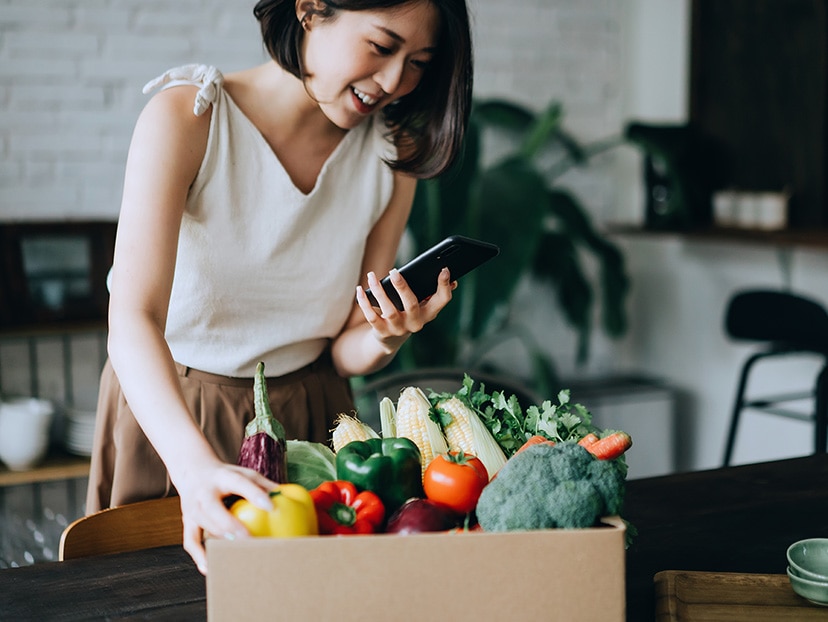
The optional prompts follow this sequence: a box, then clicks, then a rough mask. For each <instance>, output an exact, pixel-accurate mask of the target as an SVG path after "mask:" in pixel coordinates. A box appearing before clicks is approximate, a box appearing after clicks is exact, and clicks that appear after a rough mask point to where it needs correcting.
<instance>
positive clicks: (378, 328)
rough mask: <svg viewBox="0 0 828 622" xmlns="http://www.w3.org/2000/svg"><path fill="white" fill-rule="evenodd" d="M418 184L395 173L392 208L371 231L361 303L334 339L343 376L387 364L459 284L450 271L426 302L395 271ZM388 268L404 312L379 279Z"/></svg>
mask: <svg viewBox="0 0 828 622" xmlns="http://www.w3.org/2000/svg"><path fill="white" fill-rule="evenodd" d="M416 187H417V180H416V179H414V178H412V177H409V176H407V175H403V174H400V173H397V174H395V177H394V192H393V194H392V196H391V200H390V202H389V204H388V207H387V208H386V210H385V212H384V213H383V215H382V216H381V217H380V219H379V220H378V221H377V223H376V224H375V225H374V228H373V229H372V230H371V233H370V234H369V236H368V240H367V243H366V247H365V257H364V259H363V264H362V274H364V275H366V277H365V281H364V282H363V284H362V285H360V286H358V287H357V292H356V300H357V305H356V306H355V307H354V310H353V312H352V313H351V316H350V318H349V319H348V322H347V323H346V325H345V329H344V330H343V331H342V333H340V334H339V336H338V337H337V338H336V339H334V341H333V344H332V347H331V353H332V357H333V361H334V366H335V367H336V370H337V372H338V373H339V374H340V375H342V376H345V377H347V376H355V375H362V374H368V373H371V372H374V371H376V370H378V369H382V368H383V367H384V366H385V365H387V364H388V363H389V362H390V361H391V359H393V357H394V355H396V353H397V351H398V350H399V349H400V347H401V346H402V344H403V343H405V341H406V340H407V339H408V337H410V336H411V334H412V333H416V332H418V331H419V330H421V329H422V327H423V326H425V324H427V323H428V322H430V321H431V320H433V319H434V318H435V317H437V314H438V313H439V312H440V310H441V309H442V308H443V307H444V306H446V304H448V302H449V301H450V300H451V292H452V289H453V287H454V285H455V284H454V283H452V282H451V277H450V275H449V274H448V271H447V270H444V271H443V273H442V274H440V277H439V279H438V287H437V292H436V293H435V294H434V295H433V296H431V298H429V299H428V300H426V301H424V302H422V303H420V302H418V301H417V297H416V295H415V294H414V293H413V292H412V291H411V289H410V288H409V287H408V285H407V284H406V283H405V280H404V279H403V278H402V277H401V276H400V275H399V274H398V273H397V272H396V271H391V268H392V267H393V266H394V260H395V259H396V256H397V248H398V247H399V244H400V239H401V238H402V234H403V232H404V230H405V225H406V223H407V222H408V216H409V214H410V213H411V205H412V203H413V202H414V192H415V190H416ZM389 271H391V272H390V274H391V282H392V283H393V284H394V286H395V287H396V288H397V293H399V295H400V298H401V299H402V301H403V305H404V309H403V311H398V310H397V308H396V307H395V306H394V304H393V303H392V302H391V301H390V299H389V298H388V296H386V295H385V292H384V291H383V290H382V287H381V286H380V284H379V279H380V278H382V277H384V276H385V275H386V274H388V273H389ZM365 287H369V288H371V291H372V292H374V295H375V297H376V299H377V302H378V303H379V304H380V310H379V312H378V311H377V309H375V308H374V307H372V306H371V303H369V302H368V298H367V296H366V295H365Z"/></svg>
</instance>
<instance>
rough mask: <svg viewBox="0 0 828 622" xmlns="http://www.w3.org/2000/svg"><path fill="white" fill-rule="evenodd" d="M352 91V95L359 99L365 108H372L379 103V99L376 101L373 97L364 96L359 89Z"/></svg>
mask: <svg viewBox="0 0 828 622" xmlns="http://www.w3.org/2000/svg"><path fill="white" fill-rule="evenodd" d="M353 91H354V94H355V95H356V96H357V97H359V99H360V101H361V102H362V103H363V104H365V105H366V106H373V105H374V104H376V103H377V102H378V101H379V99H376V98H375V97H371V96H370V95H366V94H365V93H363V92H362V91H360V90H359V89H356V88H354V89H353Z"/></svg>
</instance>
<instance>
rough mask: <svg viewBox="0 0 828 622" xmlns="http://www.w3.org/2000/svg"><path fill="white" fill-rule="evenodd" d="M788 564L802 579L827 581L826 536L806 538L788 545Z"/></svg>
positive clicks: (827, 554)
mask: <svg viewBox="0 0 828 622" xmlns="http://www.w3.org/2000/svg"><path fill="white" fill-rule="evenodd" d="M787 557H788V565H789V566H790V567H791V568H792V569H793V570H794V571H796V574H798V575H799V576H800V577H802V578H803V579H810V580H811V581H823V582H826V583H828V538H808V539H807V540H800V541H799V542H794V543H793V544H792V545H791V546H789V547H788V552H787Z"/></svg>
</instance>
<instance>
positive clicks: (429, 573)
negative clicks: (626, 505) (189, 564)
mask: <svg viewBox="0 0 828 622" xmlns="http://www.w3.org/2000/svg"><path fill="white" fill-rule="evenodd" d="M604 522H605V523H607V526H603V527H596V528H593V529H572V530H567V529H555V530H545V531H527V532H510V533H482V532H472V533H457V534H446V533H433V534H417V535H410V536H398V535H390V534H382V535H376V536H342V537H334V536H325V537H311V538H284V539H278V538H257V539H249V540H239V541H232V542H231V541H225V540H209V541H208V542H207V557H208V564H209V572H208V574H207V617H208V620H209V621H210V622H222V621H224V620H228V621H229V620H232V621H234V622H236V621H240V620H291V621H313V622H316V621H325V620H335V621H336V622H351V621H353V622H356V621H360V622H363V621H377V622H389V621H395V622H397V621H399V622H406V621H408V620H411V621H414V620H417V621H420V620H425V619H438V618H439V619H444V620H452V619H453V620H475V621H481V622H483V621H489V620H491V621H495V620H497V621H500V620H502V621H504V622H506V621H509V622H511V621H514V620H520V621H528V620H543V621H552V620H560V621H561V622H564V621H565V622H581V621H584V622H586V621H592V620H595V621H598V620H600V621H601V622H611V621H614V620H624V616H625V605H626V603H625V584H624V571H625V567H624V558H625V549H624V538H625V534H624V532H625V529H624V524H623V522H622V521H621V520H620V519H618V518H615V517H611V518H607V519H604Z"/></svg>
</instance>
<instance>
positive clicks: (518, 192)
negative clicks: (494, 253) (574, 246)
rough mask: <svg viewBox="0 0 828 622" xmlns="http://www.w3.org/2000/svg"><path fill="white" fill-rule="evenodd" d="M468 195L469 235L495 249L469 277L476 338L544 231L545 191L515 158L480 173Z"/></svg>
mask: <svg viewBox="0 0 828 622" xmlns="http://www.w3.org/2000/svg"><path fill="white" fill-rule="evenodd" d="M471 196H472V199H473V201H472V204H471V205H470V209H471V210H473V213H474V221H473V222H474V225H475V226H474V229H473V230H471V231H470V232H469V233H470V235H473V236H476V237H479V238H481V239H483V240H486V241H489V242H492V243H494V244H497V245H498V246H499V247H500V255H499V256H498V257H496V258H494V259H492V260H491V261H489V262H488V263H487V264H485V265H484V266H482V267H481V268H480V269H479V270H476V271H475V272H473V273H472V274H471V275H469V276H473V287H474V288H475V297H474V308H473V311H472V312H470V314H471V323H470V325H469V334H471V335H473V336H477V335H480V334H482V333H483V332H484V331H485V329H486V328H487V325H488V323H489V321H490V320H491V318H492V315H493V314H494V313H495V312H496V311H497V309H498V308H499V307H501V306H503V305H506V304H508V303H509V301H511V299H512V295H513V294H514V290H515V287H516V286H517V284H518V282H519V281H520V278H521V276H522V275H524V274H526V273H527V272H528V271H529V269H530V267H531V265H532V258H533V257H534V256H535V253H536V250H537V248H538V244H539V242H540V238H541V235H542V232H543V219H544V215H545V213H546V210H547V190H546V184H545V181H544V179H543V178H542V177H541V176H540V175H539V174H538V172H537V171H536V170H535V169H534V168H533V167H532V166H531V165H530V164H529V163H527V162H526V161H525V160H522V159H518V158H515V159H510V160H507V161H505V162H502V163H500V164H498V165H496V166H494V167H492V168H490V169H487V170H485V171H482V172H481V174H480V176H479V178H478V180H477V183H476V184H475V186H474V187H473V190H472V195H471ZM468 286H469V285H468V284H466V283H464V284H463V287H464V288H465V287H468ZM467 313H469V311H468V310H467ZM464 317H467V318H468V315H466V316H464Z"/></svg>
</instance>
